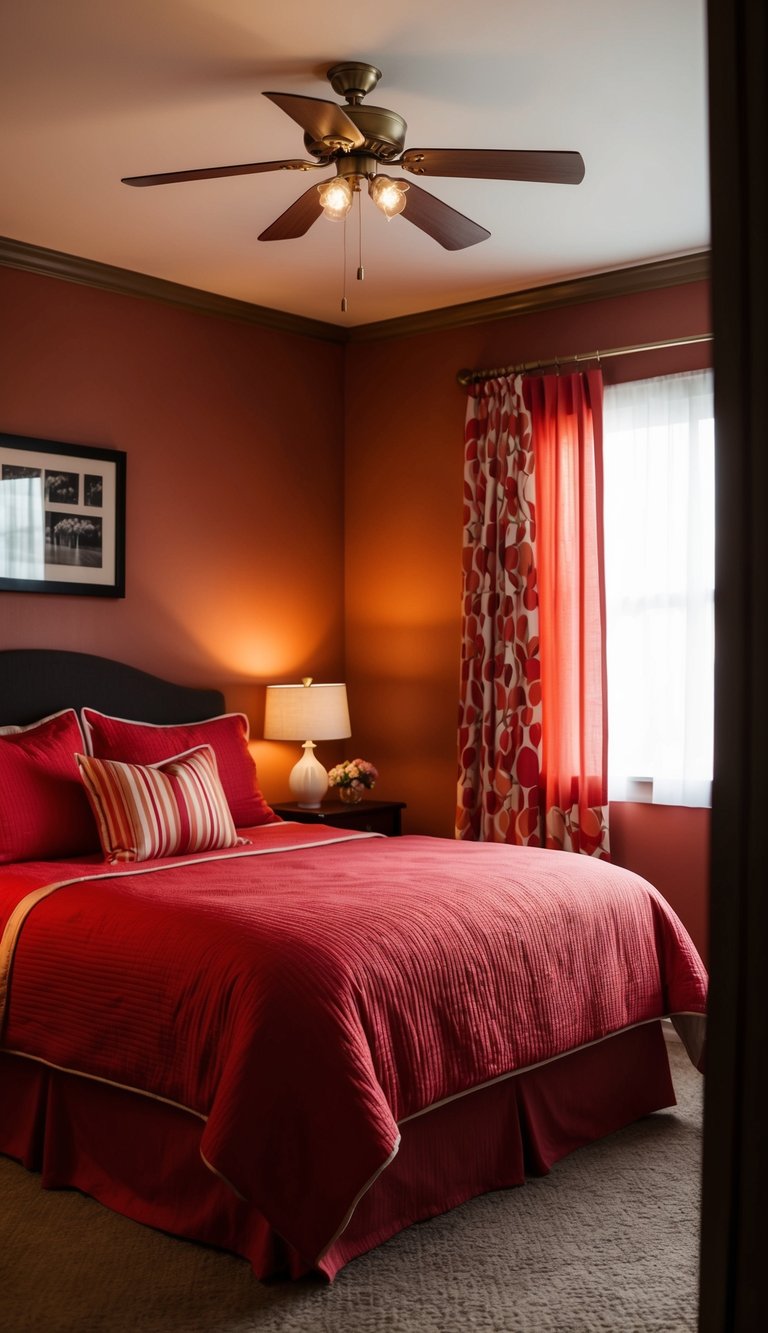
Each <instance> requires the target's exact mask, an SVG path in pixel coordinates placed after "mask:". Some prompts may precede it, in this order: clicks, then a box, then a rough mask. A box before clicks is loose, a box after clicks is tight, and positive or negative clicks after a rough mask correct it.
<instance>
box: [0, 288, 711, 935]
mask: <svg viewBox="0 0 768 1333" xmlns="http://www.w3.org/2000/svg"><path fill="white" fill-rule="evenodd" d="M0 308H1V309H2V312H3V319H2V321H0V431H5V432H10V433H18V434H23V435H31V436H38V437H40V438H43V439H50V440H59V441H70V442H73V443H79V444H93V445H102V446H107V447H110V448H116V449H124V450H126V452H127V455H128V505H127V596H126V598H125V600H121V601H112V600H109V599H99V598H89V597H69V596H48V595H37V594H29V595H26V594H18V593H0V647H3V648H10V647H36V646H56V647H60V648H73V649H80V650H82V651H86V652H95V653H101V654H103V655H105V656H109V657H116V658H119V659H121V660H123V661H127V662H130V663H132V664H134V665H135V666H139V667H142V668H144V669H146V670H149V671H154V672H157V673H159V674H161V675H164V676H166V677H168V678H169V679H171V680H177V681H180V682H184V683H188V684H200V685H205V684H210V685H216V686H218V687H219V688H223V689H224V690H225V692H226V696H227V703H228V706H229V707H233V708H244V709H245V711H247V712H248V713H249V715H250V716H251V719H252V724H253V730H254V734H255V735H256V736H259V735H260V729H261V720H262V708H263V689H262V688H260V686H261V685H263V683H264V682H267V681H271V680H275V681H279V680H290V679H297V678H299V677H300V676H301V675H303V674H306V673H309V674H312V675H314V676H315V677H316V678H317V679H320V680H323V679H324V680H330V679H344V678H345V676H346V680H347V684H348V688H349V696H350V710H351V716H352V725H353V737H352V740H351V741H350V742H349V745H348V747H347V750H348V752H350V751H354V752H355V753H360V754H362V755H363V756H364V757H366V758H370V759H372V760H374V762H375V763H376V764H377V765H378V766H379V768H380V770H381V775H382V776H381V782H380V784H379V786H378V787H377V791H376V794H377V795H381V796H385V797H386V796H390V797H392V798H397V799H402V800H405V801H407V802H408V811H407V814H406V821H405V822H406V829H407V831H411V832H425V833H432V834H437V835H441V836H452V832H453V810H454V799H455V782H456V721H457V704H458V670H459V636H460V619H459V599H460V543H461V488H462V452H463V423H464V406H465V392H464V390H462V389H461V388H460V387H459V386H458V384H457V383H456V371H457V370H458V369H459V368H460V367H462V366H470V367H471V366H483V365H485V366H488V365H502V364H505V363H508V362H512V361H516V360H530V359H539V358H541V359H543V358H546V357H551V356H552V355H554V354H558V355H561V356H565V355H566V354H568V353H571V352H576V351H579V352H581V351H586V350H591V349H592V348H594V347H602V348H605V347H614V346H624V345H626V344H629V343H635V342H650V341H654V340H656V339H659V338H671V337H679V336H684V335H686V334H690V333H694V332H702V331H706V330H707V329H708V328H709V310H708V293H707V288H706V285H705V284H703V283H697V284H690V285H688V286H683V287H677V288H671V289H668V290H666V291H660V292H651V293H643V294H640V295H637V296H633V297H627V298H616V299H612V300H603V301H599V302H593V303H588V304H583V305H579V306H571V307H569V308H566V309H563V310H552V311H544V312H541V313H539V314H533V315H526V316H521V317H517V318H513V319H504V320H496V321H491V322H489V323H487V324H478V325H475V326H473V327H471V328H466V329H457V330H447V331H444V332H438V333H430V334H422V335H417V336H412V337H406V338H399V339H392V340H389V341H388V340H381V341H378V342H361V343H352V344H350V345H349V346H348V347H347V348H346V351H345V349H344V348H342V347H340V346H338V345H335V344H327V343H324V342H322V341H319V340H315V339H309V338H303V337H299V336H297V335H293V334H283V333H277V332H273V331H270V330H265V329H260V328H258V327H257V326H254V325H249V324H244V323H238V322H235V321H228V320H225V319H222V318H218V317H210V316H205V315H202V314H195V313H193V312H190V311H183V310H176V309H174V308H172V307H168V306H163V305H161V304H159V303H156V302H152V301H145V300H142V299H138V298H132V297H127V296H117V295H112V294H110V293H107V292H101V291H97V290H95V289H92V288H88V287H81V286H78V285H76V284H72V283H66V282H62V281H60V280H57V279H53V278H45V277H40V276H36V275H31V274H27V273H22V272H17V271H14V270H12V269H4V268H0ZM708 359H709V349H708V348H706V347H703V348H702V347H698V348H693V349H688V350H685V351H680V350H678V351H676V352H673V353H670V352H666V353H662V352H660V353H655V354H644V355H642V356H635V357H628V358H622V359H621V360H615V361H608V362H605V363H604V371H605V375H606V379H609V380H610V379H619V378H640V377H644V376H646V375H653V374H663V373H671V372H673V371H675V370H681V369H687V368H693V367H696V366H700V365H705V364H708ZM344 404H346V464H345V461H344V458H345V455H344V444H345V440H344V432H343V431H342V429H341V428H340V416H341V412H342V408H343V406H344ZM345 487H346V504H345V499H344V492H345ZM345 550H346V564H345ZM345 579H346V601H345ZM345 632H346V655H345ZM0 707H1V705H0ZM0 720H1V719H0ZM255 750H256V756H257V761H258V763H259V768H260V772H261V775H262V781H263V785H264V787H265V790H266V791H267V794H268V795H269V796H271V797H272V798H273V799H279V798H280V797H284V796H285V795H286V794H287V772H288V769H289V768H290V766H291V764H292V763H293V761H294V758H295V757H297V756H295V755H294V753H293V750H294V747H291V746H286V745H274V744H267V743H265V742H259V743H258V744H257V745H256V746H255ZM323 750H324V751H325V753H323ZM323 750H321V758H323V759H324V761H325V762H326V763H330V762H333V761H334V760H335V759H337V758H338V757H340V752H341V751H343V746H340V745H337V746H332V745H328V746H326V747H323ZM707 820H708V815H707V812H705V811H690V810H676V809H674V808H670V807H660V806H630V805H626V806H613V807H612V826H613V846H614V855H615V857H616V859H617V860H618V861H619V862H621V863H622V864H626V865H629V866H631V867H632V868H634V869H637V870H638V871H639V872H640V873H641V874H644V875H646V877H647V878H649V879H651V880H652V881H654V882H655V883H656V884H657V885H658V887H659V888H660V889H661V890H662V892H664V893H665V896H667V897H668V898H669V900H670V901H671V902H672V904H673V906H675V907H676V909H677V910H678V911H679V912H680V915H681V916H682V917H683V919H684V920H685V922H686V924H687V925H688V927H689V929H690V930H691V931H692V933H693V935H694V938H695V939H696V941H697V943H698V944H699V946H700V947H702V948H703V946H704V943H705V941H704V919H705V904H706V895H707V874H708V870H707Z"/></svg>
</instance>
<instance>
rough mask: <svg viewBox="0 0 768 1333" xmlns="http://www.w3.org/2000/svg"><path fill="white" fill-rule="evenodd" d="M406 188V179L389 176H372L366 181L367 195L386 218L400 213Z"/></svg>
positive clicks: (403, 205) (407, 187)
mask: <svg viewBox="0 0 768 1333" xmlns="http://www.w3.org/2000/svg"><path fill="white" fill-rule="evenodd" d="M408 189H410V186H409V184H408V181H395V180H392V178H391V176H374V177H373V180H370V181H369V182H368V193H369V195H370V196H371V198H372V200H373V202H374V203H375V205H376V207H377V208H379V209H381V211H382V213H383V214H384V216H385V217H387V218H396V217H397V215H398V213H402V211H403V209H404V208H405V192H406V190H408Z"/></svg>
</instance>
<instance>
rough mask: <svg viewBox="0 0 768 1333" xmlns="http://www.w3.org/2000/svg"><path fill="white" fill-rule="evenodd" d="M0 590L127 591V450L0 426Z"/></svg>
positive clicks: (90, 593) (115, 594) (112, 594)
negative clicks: (41, 436) (6, 432)
mask: <svg viewBox="0 0 768 1333" xmlns="http://www.w3.org/2000/svg"><path fill="white" fill-rule="evenodd" d="M0 590H3V591H6V592H49V593H50V592H59V593H70V594H71V593H79V594H81V595H88V596H95V597H124V596H125V454H124V453H123V452H122V451H120V450H117V449H96V448H91V447H89V446H86V445H78V444H60V443H58V442H57V441H55V440H33V439H28V438H27V437H26V436H23V435H2V434H0Z"/></svg>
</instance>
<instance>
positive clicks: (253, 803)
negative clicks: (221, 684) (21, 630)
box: [82, 708, 279, 828]
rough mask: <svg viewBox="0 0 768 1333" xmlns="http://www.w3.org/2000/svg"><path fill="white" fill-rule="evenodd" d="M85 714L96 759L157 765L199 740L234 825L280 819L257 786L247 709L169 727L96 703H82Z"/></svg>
mask: <svg viewBox="0 0 768 1333" xmlns="http://www.w3.org/2000/svg"><path fill="white" fill-rule="evenodd" d="M82 718H83V724H84V730H85V740H86V748H87V750H88V753H89V754H91V755H93V756H94V757H95V758H97V759H119V760H120V761H121V762H123V763H127V764H156V763H159V762H160V761H161V760H163V759H170V758H172V756H174V755H177V754H181V753H183V752H186V751H187V750H192V749H194V748H195V747H197V746H199V745H210V747H211V749H212V750H213V753H214V754H215V756H216V765H217V768H218V771H219V780H220V782H221V785H222V787H223V788H224V794H225V796H226V798H227V801H228V803H229V808H230V811H231V813H232V818H233V820H234V821H235V824H236V826H237V827H238V828H251V827H253V826H254V825H256V824H274V823H279V816H278V815H276V814H275V813H274V811H273V810H271V809H270V807H269V806H268V805H267V803H266V801H265V800H264V797H263V796H262V794H261V792H260V791H259V785H258V780H257V777H256V765H255V764H254V762H253V759H252V758H251V755H250V752H249V750H248V719H247V718H246V717H245V715H244V714H243V713H225V714H224V715H223V716H222V717H212V718H209V719H207V721H205V722H187V723H183V724H181V725H179V726H170V727H157V726H153V725H152V724H151V723H149V722H127V721H125V720H124V719H123V718H119V717H107V716H106V715H105V714H104V713H97V712H95V710H94V709H93V708H84V709H83V711H82Z"/></svg>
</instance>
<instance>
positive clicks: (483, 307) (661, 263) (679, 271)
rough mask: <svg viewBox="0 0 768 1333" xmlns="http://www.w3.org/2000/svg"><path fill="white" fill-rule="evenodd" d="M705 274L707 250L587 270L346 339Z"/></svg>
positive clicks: (486, 317) (459, 322) (449, 324)
mask: <svg viewBox="0 0 768 1333" xmlns="http://www.w3.org/2000/svg"><path fill="white" fill-rule="evenodd" d="M709 276H710V252H709V250H701V251H698V252H697V253H696V254H691V255H682V256H680V257H679V258H676V259H658V260H652V261H651V262H650V263H647V264H635V265H633V266H632V267H631V268H619V269H611V270H609V271H608V272H605V273H591V274H588V275H587V276H586V277H583V278H569V279H567V280H566V281H564V282H554V283H549V284H546V285H544V286H541V287H529V288H527V289H526V290H525V291H522V292H508V293H507V294H506V295H504V296H490V297H487V298H486V299H485V300H482V301H469V302H467V303H466V304H464V305H454V306H445V307H444V308H443V309H438V310H425V311H424V312H423V313H422V314H417V315H403V316H401V317H400V318H398V319H385V320H381V321H380V322H379V323H377V324H359V325H357V326H356V327H355V328H352V329H350V330H349V332H348V334H347V341H348V342H371V341H373V340H378V339H380V338H404V337H409V336H410V335H412V334H416V333H434V332H436V331H438V330H445V329H458V328H465V327H467V326H468V325H471V324H487V323H488V322H489V321H491V320H495V319H509V318H510V317H513V316H515V315H529V314H532V313H533V312H534V311H537V310H552V309H554V308H555V307H557V306H568V305H582V304H584V302H586V301H604V300H609V299H610V298H611V297H615V296H631V295H633V294H634V293H636V292H650V291H655V290H657V289H658V288H660V287H679V286H682V285H683V284H684V283H688V282H700V281H702V280H703V279H707V278H709Z"/></svg>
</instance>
